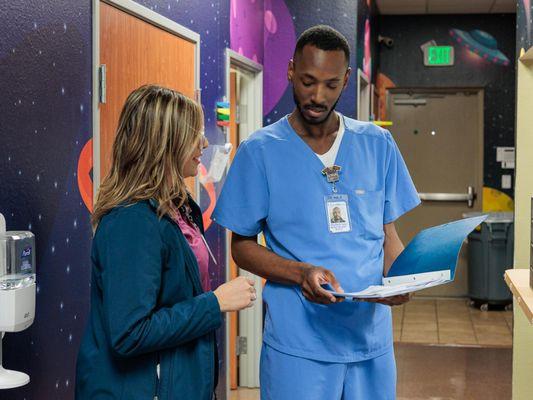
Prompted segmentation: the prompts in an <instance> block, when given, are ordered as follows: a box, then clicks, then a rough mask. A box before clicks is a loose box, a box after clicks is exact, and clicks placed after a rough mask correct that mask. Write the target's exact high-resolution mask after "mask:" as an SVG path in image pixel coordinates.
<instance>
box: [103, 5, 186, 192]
mask: <svg viewBox="0 0 533 400" xmlns="http://www.w3.org/2000/svg"><path fill="white" fill-rule="evenodd" d="M195 54H196V44H194V43H192V42H190V41H187V40H186V39H183V38H181V37H179V36H177V35H175V34H173V33H170V32H167V31H165V30H163V29H161V28H159V27H156V26H155V25H152V24H150V23H148V22H146V21H143V20H141V19H140V18H137V17H136V16H133V15H131V14H128V13H127V12H124V11H122V10H119V9H118V8H115V7H113V6H111V5H109V4H106V3H104V2H100V64H105V65H106V86H107V90H106V102H105V103H104V104H100V178H101V179H103V178H104V177H105V176H106V175H107V173H108V171H109V167H110V161H111V149H112V146H113V141H114V139H115V131H116V129H117V125H118V119H119V116H120V111H121V110H122V106H123V105H124V102H125V101H126V98H127V97H128V95H129V94H130V93H131V91H133V90H134V89H136V88H138V87H139V86H141V85H144V84H149V83H153V84H158V85H162V86H166V87H169V88H171V89H175V90H178V91H180V92H181V93H183V94H185V95H186V96H189V97H190V98H194V94H195V68H196V65H195V63H196V61H195V59H196V58H195ZM187 186H188V187H189V190H190V192H191V193H192V194H195V193H196V190H195V186H196V185H195V180H194V179H189V180H188V182H187Z"/></svg>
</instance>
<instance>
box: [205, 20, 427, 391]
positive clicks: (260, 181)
mask: <svg viewBox="0 0 533 400" xmlns="http://www.w3.org/2000/svg"><path fill="white" fill-rule="evenodd" d="M349 59H350V49H349V46H348V43H347V41H346V39H345V38H344V37H343V36H342V35H341V34H340V33H339V32H337V31H336V30H334V29H332V28H330V27H327V26H323V25H322V26H316V27H313V28H310V29H308V30H307V31H305V32H304V33H303V34H302V35H301V36H300V38H299V39H298V42H297V44H296V49H295V52H294V57H293V60H291V61H290V63H289V68H288V79H289V81H290V82H291V83H292V87H293V93H294V101H295V103H296V107H295V109H294V111H293V112H292V113H291V114H290V115H288V116H286V117H284V118H282V119H281V120H280V121H278V122H276V123H274V124H272V125H270V126H268V127H266V128H263V129H261V130H259V131H258V132H255V133H254V134H253V135H252V136H251V137H250V138H249V139H248V140H246V141H245V142H243V143H242V144H241V146H240V147H239V149H238V152H237V155H236V157H235V159H234V161H233V164H232V166H231V169H230V172H229V174H228V177H227V180H226V182H225V185H224V188H223V190H222V193H221V195H220V198H219V200H218V205H217V208H216V210H215V212H214V217H213V219H214V220H215V221H216V222H218V223H219V224H221V225H223V226H225V227H226V228H228V229H229V230H231V231H232V232H233V237H232V253H233V257H234V259H235V261H236V262H237V264H238V265H239V266H240V267H241V268H244V269H246V270H248V271H250V272H252V273H254V274H257V275H259V276H262V277H264V278H266V279H267V284H266V287H265V290H264V301H265V303H266V317H265V327H264V343H263V350H262V354H261V398H262V399H263V400H285V399H287V400H288V399H291V400H292V399H305V400H312V399H316V400H339V399H357V400H379V399H383V400H390V399H394V398H395V396H396V394H395V392H396V367H395V361H394V352H393V339H392V323H391V310H390V306H392V305H398V304H402V303H404V302H406V301H408V299H409V297H408V296H395V297H391V298H384V299H379V300H377V301H367V302H352V301H345V302H341V301H339V300H337V299H336V298H335V297H334V296H332V295H331V294H330V293H328V292H327V291H326V290H324V288H323V287H322V285H324V284H326V283H327V284H330V285H331V286H332V287H333V288H334V289H335V290H337V291H342V290H343V289H344V290H345V291H358V290H362V289H364V288H366V287H367V286H369V285H374V284H381V278H382V277H383V275H384V274H386V273H387V271H388V268H389V267H390V265H391V264H392V262H393V261H394V259H395V258H396V257H397V256H398V254H399V253H400V252H401V251H402V250H403V245H402V243H401V241H400V239H399V238H398V235H397V233H396V230H395V228H394V221H395V220H396V219H398V218H399V217H400V216H401V215H403V214H404V213H406V212H407V211H409V210H411V209H413V208H414V207H416V206H417V205H418V204H419V202H420V200H419V198H418V195H417V192H416V189H415V187H414V185H413V183H412V180H411V178H410V176H409V172H408V171H407V167H406V165H405V163H404V161H403V159H402V156H401V154H400V152H399V150H398V147H397V146H396V144H395V142H394V140H393V138H392V136H391V134H390V133H389V132H387V131H385V130H383V129H381V128H379V127H377V126H376V125H374V124H371V123H366V122H360V121H356V120H353V119H350V118H347V117H344V116H342V115H341V114H339V113H337V112H335V111H334V109H335V105H336V104H337V101H338V100H339V97H340V96H341V94H342V91H343V90H344V88H345V87H346V84H347V82H348V78H349V76H350V71H351V70H350V68H349V65H348V61H349ZM260 232H263V233H264V235H265V239H266V244H267V247H266V248H265V247H261V246H259V245H258V244H257V235H258V234H259V233H260ZM341 286H342V288H341Z"/></svg>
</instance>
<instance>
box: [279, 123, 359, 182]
mask: <svg viewBox="0 0 533 400" xmlns="http://www.w3.org/2000/svg"><path fill="white" fill-rule="evenodd" d="M339 118H340V121H341V122H340V123H342V124H344V135H343V136H342V139H341V143H340V145H339V151H338V152H337V156H336V157H335V163H334V165H338V166H340V167H341V168H342V167H343V164H344V160H345V153H346V149H347V147H348V145H347V143H346V142H347V141H348V137H349V136H350V135H348V134H347V133H348V132H347V128H346V118H344V115H343V116H342V117H341V115H340V114H339ZM284 123H285V124H286V125H287V130H288V136H289V139H290V140H292V142H293V143H295V144H296V145H297V146H298V147H299V148H300V149H301V151H303V152H304V153H305V154H307V155H308V157H307V158H310V159H312V162H313V163H315V164H316V165H317V171H318V172H319V173H322V170H323V169H324V164H323V163H322V160H321V159H320V158H319V157H318V155H317V154H316V153H315V152H314V151H313V149H312V148H311V146H309V145H308V144H307V143H306V142H305V141H304V140H303V139H302V138H301V137H300V135H298V133H296V131H295V130H294V128H293V127H292V125H291V123H290V122H289V115H286V116H285V117H284ZM328 151H329V150H328Z"/></svg>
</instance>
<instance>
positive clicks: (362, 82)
mask: <svg viewBox="0 0 533 400" xmlns="http://www.w3.org/2000/svg"><path fill="white" fill-rule="evenodd" d="M370 89H371V85H370V78H369V77H368V76H367V75H366V74H365V73H364V72H363V71H362V70H361V69H359V68H358V69H357V119H358V120H359V121H370V112H371V110H370V108H371V104H370V103H371V90H370Z"/></svg>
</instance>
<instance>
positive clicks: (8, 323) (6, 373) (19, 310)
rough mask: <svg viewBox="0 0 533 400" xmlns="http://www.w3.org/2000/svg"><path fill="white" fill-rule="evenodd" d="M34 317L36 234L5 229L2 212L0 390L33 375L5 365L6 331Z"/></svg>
mask: <svg viewBox="0 0 533 400" xmlns="http://www.w3.org/2000/svg"><path fill="white" fill-rule="evenodd" d="M34 317H35V236H34V235H33V234H32V233H31V232H28V231H20V232H19V231H10V232H6V222H5V219H4V217H3V215H2V214H0V390H1V389H11V388H15V387H19V386H23V385H26V384H27V383H28V382H29V381H30V377H29V376H28V375H26V374H24V373H22V372H17V371H11V370H8V369H4V367H3V366H2V339H3V337H4V333H5V332H20V331H22V330H24V329H26V328H28V327H29V326H30V325H31V324H32V323H33V320H34Z"/></svg>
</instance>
